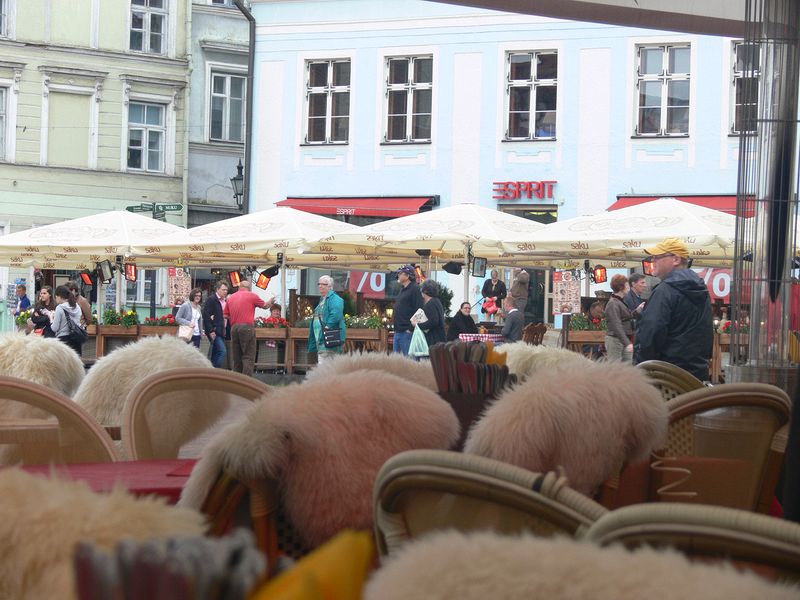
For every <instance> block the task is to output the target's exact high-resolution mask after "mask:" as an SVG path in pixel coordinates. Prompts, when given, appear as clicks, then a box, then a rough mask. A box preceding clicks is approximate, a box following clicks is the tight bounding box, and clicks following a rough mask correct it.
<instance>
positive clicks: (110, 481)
mask: <svg viewBox="0 0 800 600" xmlns="http://www.w3.org/2000/svg"><path fill="white" fill-rule="evenodd" d="M196 462H197V460H196V459H194V458H190V459H186V458H183V459H181V458H176V459H159V460H132V461H119V462H108V463H77V464H69V465H49V464H48V465H25V466H23V467H22V469H23V470H24V471H26V472H28V473H33V474H36V475H42V476H50V475H51V474H56V475H58V476H59V477H61V478H62V479H72V480H75V481H85V482H86V483H87V484H89V487H90V488H91V489H92V490H94V491H95V492H101V493H102V492H110V491H111V490H112V489H113V488H114V486H115V485H120V486H122V487H123V488H125V489H127V490H128V491H129V492H131V493H132V494H134V495H135V496H148V495H156V496H163V497H165V498H167V500H168V502H169V503H170V504H175V503H176V502H177V501H178V498H180V495H181V490H183V486H184V485H186V482H187V481H188V479H189V475H190V474H191V472H192V468H193V467H194V465H195V463H196Z"/></svg>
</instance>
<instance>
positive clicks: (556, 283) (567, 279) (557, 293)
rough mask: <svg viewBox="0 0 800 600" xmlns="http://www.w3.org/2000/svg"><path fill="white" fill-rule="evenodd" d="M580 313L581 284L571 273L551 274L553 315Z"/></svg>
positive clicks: (558, 272)
mask: <svg viewBox="0 0 800 600" xmlns="http://www.w3.org/2000/svg"><path fill="white" fill-rule="evenodd" d="M579 312H581V282H580V281H579V280H578V279H576V278H575V277H574V276H573V274H572V272H571V271H556V272H555V273H553V314H554V315H561V314H566V313H579Z"/></svg>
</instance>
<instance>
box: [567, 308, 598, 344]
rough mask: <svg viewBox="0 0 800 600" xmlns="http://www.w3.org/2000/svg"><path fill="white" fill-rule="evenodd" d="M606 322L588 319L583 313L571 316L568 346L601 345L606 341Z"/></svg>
mask: <svg viewBox="0 0 800 600" xmlns="http://www.w3.org/2000/svg"><path fill="white" fill-rule="evenodd" d="M607 328H608V327H607V325H606V320H605V319H604V318H603V319H597V318H595V319H590V318H589V317H587V316H586V315H584V314H583V313H578V314H574V315H572V318H570V320H569V335H568V337H567V343H568V344H602V343H604V342H605V340H606V330H607Z"/></svg>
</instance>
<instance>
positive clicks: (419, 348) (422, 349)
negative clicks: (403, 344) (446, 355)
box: [408, 327, 428, 356]
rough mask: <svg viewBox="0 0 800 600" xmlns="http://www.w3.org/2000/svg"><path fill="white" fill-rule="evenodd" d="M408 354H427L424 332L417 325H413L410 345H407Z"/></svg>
mask: <svg viewBox="0 0 800 600" xmlns="http://www.w3.org/2000/svg"><path fill="white" fill-rule="evenodd" d="M408 355H409V356H428V341H427V340H426V339H425V334H424V333H423V331H422V329H420V328H419V327H414V333H412V334H411V345H409V347H408Z"/></svg>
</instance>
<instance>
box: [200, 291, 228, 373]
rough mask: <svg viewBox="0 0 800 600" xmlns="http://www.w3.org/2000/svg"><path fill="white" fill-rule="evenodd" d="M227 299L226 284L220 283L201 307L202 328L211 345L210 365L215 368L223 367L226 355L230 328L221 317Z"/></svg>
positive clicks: (222, 316)
mask: <svg viewBox="0 0 800 600" xmlns="http://www.w3.org/2000/svg"><path fill="white" fill-rule="evenodd" d="M227 297H228V283H227V282H225V281H220V282H219V283H217V288H216V292H215V293H214V294H210V295H209V296H208V299H207V300H206V303H205V304H204V305H203V327H204V328H205V332H206V336H207V337H208V341H209V342H210V343H211V364H212V365H213V366H214V367H216V368H219V367H222V366H223V364H224V363H225V357H226V356H227V354H228V349H227V348H226V346H225V340H226V339H229V338H230V327H229V326H227V323H225V316H224V315H223V309H224V305H223V303H224V302H226V301H227V300H226V299H227Z"/></svg>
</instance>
